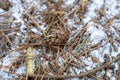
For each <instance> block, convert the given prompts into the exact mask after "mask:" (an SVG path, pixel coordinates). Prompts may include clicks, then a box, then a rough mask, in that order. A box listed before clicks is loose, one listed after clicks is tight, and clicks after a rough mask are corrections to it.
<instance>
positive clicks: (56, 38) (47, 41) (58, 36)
mask: <svg viewBox="0 0 120 80" xmlns="http://www.w3.org/2000/svg"><path fill="white" fill-rule="evenodd" d="M69 34H70V32H69V30H68V29H66V30H65V29H62V28H61V29H55V28H53V29H52V30H51V31H50V34H49V35H47V36H45V37H44V38H43V39H42V41H41V43H42V44H44V45H54V46H58V45H65V43H66V41H67V40H68V38H69Z"/></svg>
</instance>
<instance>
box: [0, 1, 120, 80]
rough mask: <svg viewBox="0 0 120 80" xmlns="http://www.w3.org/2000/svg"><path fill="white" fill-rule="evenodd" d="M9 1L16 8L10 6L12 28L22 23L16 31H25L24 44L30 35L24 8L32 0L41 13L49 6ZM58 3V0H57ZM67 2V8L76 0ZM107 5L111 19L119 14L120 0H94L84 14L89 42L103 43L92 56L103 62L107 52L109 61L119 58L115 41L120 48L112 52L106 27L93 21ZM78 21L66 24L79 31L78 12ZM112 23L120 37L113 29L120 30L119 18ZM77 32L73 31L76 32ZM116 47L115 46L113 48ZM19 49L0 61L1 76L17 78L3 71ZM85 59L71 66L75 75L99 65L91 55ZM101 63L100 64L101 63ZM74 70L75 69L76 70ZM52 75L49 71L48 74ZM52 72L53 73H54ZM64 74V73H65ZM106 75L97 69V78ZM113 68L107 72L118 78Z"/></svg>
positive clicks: (34, 29) (70, 21) (103, 20)
mask: <svg viewBox="0 0 120 80" xmlns="http://www.w3.org/2000/svg"><path fill="white" fill-rule="evenodd" d="M9 1H10V2H12V4H13V7H12V8H10V13H11V14H12V16H13V17H14V19H15V20H14V21H13V23H12V26H11V27H12V28H14V27H16V23H20V31H21V33H17V35H19V36H21V35H22V34H24V36H22V38H23V39H21V40H22V43H24V42H25V40H26V38H27V37H28V33H27V31H26V30H25V28H26V26H25V22H24V21H23V19H22V13H23V12H24V10H25V7H27V6H29V4H31V3H32V2H33V3H32V6H34V7H35V8H36V9H37V11H38V12H36V13H38V14H39V12H42V11H44V10H46V9H47V6H46V5H45V4H43V5H41V4H39V2H38V1H37V0H36V1H35V0H26V3H27V4H28V5H26V6H23V4H22V3H21V1H20V0H9ZM56 2H57V0H56ZM63 2H64V4H65V5H64V7H68V6H72V5H73V4H74V2H75V0H63ZM104 4H105V9H106V10H105V13H106V17H107V18H108V19H109V18H111V17H113V16H115V15H118V14H120V8H116V7H117V6H120V1H117V0H92V3H91V4H89V5H88V11H87V13H85V14H84V18H83V23H84V24H86V23H88V25H87V33H88V34H90V41H91V43H90V44H91V45H94V44H98V43H100V42H103V41H104V43H103V44H102V45H103V46H101V47H100V48H99V49H95V50H91V51H90V52H89V53H90V55H91V56H94V57H96V58H97V59H98V60H99V61H100V62H101V63H104V62H105V59H104V55H108V56H109V58H110V61H111V60H112V59H113V58H114V57H116V56H117V55H120V45H117V44H116V47H117V48H118V51H117V52H115V51H112V52H110V47H111V46H112V45H111V44H110V43H109V42H106V40H107V39H108V36H107V34H106V33H105V31H104V28H103V26H102V25H100V24H98V23H95V22H93V21H90V20H92V19H94V18H96V17H97V16H98V15H97V14H96V13H95V11H96V10H98V9H100V8H101V7H102V6H103V5H104ZM3 12H5V11H4V10H3V9H0V14H2V13H3ZM106 17H102V19H101V20H100V21H101V22H102V23H106ZM75 19H76V20H75V21H73V20H72V19H70V18H68V22H67V25H68V26H70V27H74V28H77V29H78V30H80V29H81V27H82V26H83V25H82V24H79V25H76V24H75V22H80V20H79V18H78V16H77V15H75ZM111 24H112V25H111V26H109V27H110V29H109V30H110V32H111V33H112V34H113V36H114V37H113V38H114V39H115V38H117V37H119V36H120V34H118V33H117V32H116V30H115V29H114V28H113V26H116V27H117V28H118V29H119V30H120V19H115V20H114V21H113V22H112V23H111ZM41 28H42V29H43V30H45V29H46V26H45V23H42V25H41ZM31 31H33V32H34V33H39V31H38V30H37V29H36V28H34V27H33V28H32V29H31ZM73 32H74V31H73ZM14 42H15V43H17V44H18V43H19V38H18V37H16V38H15V41H14ZM112 50H113V48H112ZM34 52H35V53H36V55H38V54H40V51H37V50H34ZM19 54H20V53H19V52H17V51H14V52H12V53H10V54H8V55H7V56H5V57H3V58H2V60H1V61H0V65H2V68H1V69H0V76H2V77H3V78H4V79H7V78H12V77H13V76H14V77H17V75H15V74H10V75H8V73H6V72H4V70H6V71H9V69H10V66H12V64H11V63H12V62H13V61H15V60H16V59H17V58H18V57H19ZM47 56H48V57H50V56H51V55H50V54H48V55H47ZM72 58H73V59H74V61H75V62H77V59H75V58H74V57H73V56H72ZM81 59H82V62H83V63H84V64H85V65H86V66H85V67H84V68H81V69H78V68H75V67H73V68H70V70H69V71H70V74H72V75H74V74H75V72H76V73H77V74H79V73H81V72H86V70H92V69H94V68H96V66H97V64H96V63H95V62H93V61H92V58H91V57H86V56H82V57H81ZM40 60H44V58H40ZM64 61H65V60H64V58H62V57H59V58H58V63H59V66H62V64H64ZM48 64H49V62H48V61H45V62H44V64H43V66H48ZM5 66H9V67H8V68H4V67H5ZM98 66H100V65H98ZM114 66H115V69H114V70H115V71H117V70H118V67H119V66H118V63H115V65H114ZM25 69H26V67H25V66H20V67H19V68H18V69H17V71H16V73H17V74H22V73H25ZM74 70H75V72H74ZM49 74H50V73H49ZM51 74H52V73H51ZM64 74H65V73H64ZM104 74H105V71H101V72H97V74H96V75H97V76H98V77H102V76H103V75H104ZM112 74H113V73H112V70H109V71H108V72H107V74H106V75H107V76H108V77H110V79H111V80H116V77H115V76H114V75H112ZM72 80H79V79H77V78H73V79H72Z"/></svg>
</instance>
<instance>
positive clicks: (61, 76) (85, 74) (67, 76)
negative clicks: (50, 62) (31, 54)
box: [23, 55, 120, 79]
mask: <svg viewBox="0 0 120 80" xmlns="http://www.w3.org/2000/svg"><path fill="white" fill-rule="evenodd" d="M119 59H120V55H119V56H117V57H116V58H115V59H113V60H112V61H111V62H108V63H106V64H104V65H102V66H101V67H99V68H96V69H93V70H90V71H88V72H85V73H81V74H76V75H44V78H51V79H60V78H80V77H83V76H87V75H89V74H92V73H95V72H97V71H99V70H102V69H104V68H106V67H108V66H110V65H111V64H112V63H113V62H116V61H118V60H119ZM23 76H25V75H23ZM29 77H38V78H41V77H43V75H29Z"/></svg>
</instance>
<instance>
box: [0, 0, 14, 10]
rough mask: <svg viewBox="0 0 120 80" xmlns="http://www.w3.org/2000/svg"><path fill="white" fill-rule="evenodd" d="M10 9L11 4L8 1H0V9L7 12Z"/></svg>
mask: <svg viewBox="0 0 120 80" xmlns="http://www.w3.org/2000/svg"><path fill="white" fill-rule="evenodd" d="M10 7H12V3H10V2H9V0H0V8H2V9H4V10H6V11H8V10H9V8H10Z"/></svg>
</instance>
